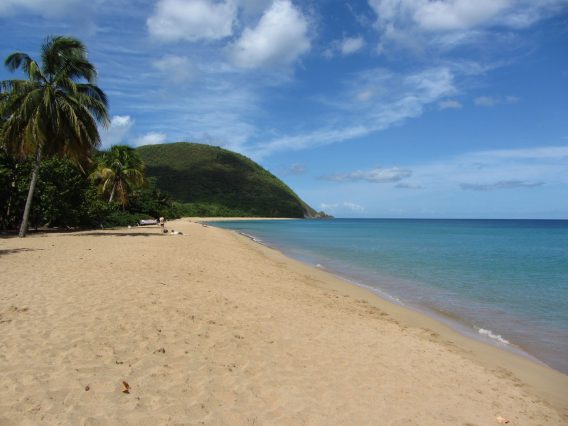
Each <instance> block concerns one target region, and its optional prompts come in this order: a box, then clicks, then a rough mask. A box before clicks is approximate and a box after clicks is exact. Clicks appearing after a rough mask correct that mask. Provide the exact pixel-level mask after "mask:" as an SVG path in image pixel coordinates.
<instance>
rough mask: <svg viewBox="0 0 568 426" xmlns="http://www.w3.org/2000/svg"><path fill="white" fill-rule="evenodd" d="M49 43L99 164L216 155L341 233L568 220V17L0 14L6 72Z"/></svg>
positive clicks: (108, 10) (332, 3) (543, 9)
mask: <svg viewBox="0 0 568 426" xmlns="http://www.w3.org/2000/svg"><path fill="white" fill-rule="evenodd" d="M50 35H71V36H74V37H78V38H80V39H81V40H83V41H84V43H85V44H86V45H87V48H88V50H89V58H90V59H91V61H92V62H93V63H94V64H95V65H96V67H97V68H98V71H99V79H98V84H99V86H100V87H101V88H102V89H103V90H104V91H105V92H106V93H107V95H108V97H109V101H110V112H111V116H112V123H111V126H110V127H109V128H108V129H101V134H102V140H103V147H104V148H108V147H109V146H111V145H113V144H128V145H131V146H140V145H146V144H156V143H168V142H178V141H191V142H200V143H208V144H212V145H218V146H222V147H225V148H227V149H230V150H233V151H236V152H239V153H242V154H244V155H246V156H248V157H250V158H252V159H253V160H255V161H257V162H259V163H260V164H261V165H262V166H264V167H265V168H267V169H268V170H270V171H271V172H272V173H273V174H274V175H276V176H278V177H279V178H281V179H282V180H284V182H286V183H287V184H288V185H289V186H290V187H292V188H293V189H294V190H295V191H296V192H297V193H298V195H300V197H302V198H303V199H304V200H306V201H307V202H308V203H309V204H310V205H311V206H313V207H314V208H316V209H317V210H325V211H326V212H328V213H330V214H333V215H335V216H336V217H380V218H543V219H568V47H567V46H568V0H475V1H474V0H354V1H342V0H304V1H292V0H153V1H150V0H1V1H0V57H1V58H5V57H6V56H7V55H8V54H10V53H12V52H15V51H23V52H26V53H29V54H30V55H32V56H37V54H38V52H39V49H40V46H41V43H42V42H43V41H44V40H45V38H46V37H47V36H50ZM20 77H21V75H19V74H15V75H14V74H11V73H10V72H8V70H7V69H5V68H3V67H2V68H1V69H0V79H2V80H4V79H9V78H20Z"/></svg>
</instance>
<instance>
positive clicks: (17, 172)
mask: <svg viewBox="0 0 568 426" xmlns="http://www.w3.org/2000/svg"><path fill="white" fill-rule="evenodd" d="M32 167H33V161H32V160H31V159H28V160H21V161H17V160H15V159H14V158H13V157H10V156H9V155H7V154H6V153H5V152H3V151H0V229H15V228H16V227H17V226H18V224H19V223H20V220H21V215H22V211H23V209H24V205H25V201H26V196H27V188H28V186H29V180H30V175H31V169H32ZM37 189H38V190H37V191H36V195H35V197H34V204H33V206H32V210H31V212H30V224H31V227H32V228H37V227H50V228H60V229H61V228H77V227H80V228H99V227H101V226H104V227H110V226H126V225H135V224H136V223H137V222H138V220H140V219H148V218H158V217H160V216H164V217H167V218H170V219H172V218H176V217H179V209H177V208H176V206H175V204H174V202H173V201H172V200H171V199H170V198H169V197H168V196H166V195H165V194H163V193H162V192H161V191H159V190H158V189H157V188H156V185H155V182H154V181H152V180H150V181H149V182H148V184H147V185H146V187H144V188H143V189H141V190H140V191H137V192H136V193H134V194H132V198H131V202H130V205H129V206H128V208H127V209H126V210H125V211H123V210H122V208H121V207H120V206H119V204H117V203H109V202H108V200H106V199H103V198H102V197H101V195H100V194H99V193H98V191H97V188H96V186H95V185H94V184H93V183H92V182H91V181H90V180H89V179H88V178H87V175H86V174H85V173H83V172H82V171H81V170H79V169H78V168H77V166H75V165H74V164H73V163H71V161H69V160H67V159H62V158H59V157H52V158H50V159H48V160H44V161H43V162H42V164H41V168H40V174H39V177H38V182H37Z"/></svg>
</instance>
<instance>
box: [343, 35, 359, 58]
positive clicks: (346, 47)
mask: <svg viewBox="0 0 568 426" xmlns="http://www.w3.org/2000/svg"><path fill="white" fill-rule="evenodd" d="M363 47H365V40H364V39H363V37H347V38H344V39H343V40H342V41H341V45H340V47H339V50H340V51H341V53H342V54H344V55H350V54H352V53H355V52H357V51H359V50H361V49H362V48H363Z"/></svg>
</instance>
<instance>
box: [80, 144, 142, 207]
mask: <svg viewBox="0 0 568 426" xmlns="http://www.w3.org/2000/svg"><path fill="white" fill-rule="evenodd" d="M91 180H93V181H94V182H96V183H98V184H99V191H100V192H101V193H102V194H104V195H108V196H109V199H108V202H109V203H112V201H113V200H114V199H115V197H116V198H117V199H118V201H119V203H120V204H121V205H122V208H123V209H124V207H126V205H128V198H129V196H130V195H131V194H132V193H133V192H134V191H135V190H136V189H138V188H140V187H141V186H142V185H143V184H144V163H143V162H142V160H141V159H140V156H139V155H138V153H137V152H136V151H135V150H134V149H133V148H131V147H129V146H124V145H115V146H113V147H111V149H110V151H107V152H104V153H102V156H101V158H100V160H99V165H98V167H97V169H96V170H95V171H94V172H93V173H92V174H91Z"/></svg>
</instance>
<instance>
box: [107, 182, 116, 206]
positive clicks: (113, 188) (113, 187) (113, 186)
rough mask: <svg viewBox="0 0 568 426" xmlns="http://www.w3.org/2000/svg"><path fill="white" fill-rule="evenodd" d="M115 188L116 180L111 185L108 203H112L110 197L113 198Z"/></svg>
mask: <svg viewBox="0 0 568 426" xmlns="http://www.w3.org/2000/svg"><path fill="white" fill-rule="evenodd" d="M115 190H116V182H114V185H112V191H110V198H109V199H108V202H109V203H112V199H113V198H114V191H115Z"/></svg>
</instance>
